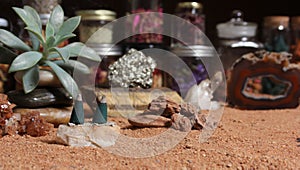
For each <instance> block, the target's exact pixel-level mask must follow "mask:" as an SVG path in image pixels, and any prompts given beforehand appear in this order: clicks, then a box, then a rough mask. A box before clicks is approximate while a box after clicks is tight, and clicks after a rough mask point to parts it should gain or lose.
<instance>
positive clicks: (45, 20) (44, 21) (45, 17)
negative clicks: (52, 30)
mask: <svg viewBox="0 0 300 170" xmlns="http://www.w3.org/2000/svg"><path fill="white" fill-rule="evenodd" d="M39 16H40V19H41V22H42V25H47V23H48V21H49V19H50V16H51V14H39ZM66 19H68V17H66V16H65V17H64V20H66Z"/></svg>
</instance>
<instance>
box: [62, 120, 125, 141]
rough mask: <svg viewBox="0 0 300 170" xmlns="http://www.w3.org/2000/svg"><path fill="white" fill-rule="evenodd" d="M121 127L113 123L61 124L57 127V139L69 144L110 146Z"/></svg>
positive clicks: (116, 137)
mask: <svg viewBox="0 0 300 170" xmlns="http://www.w3.org/2000/svg"><path fill="white" fill-rule="evenodd" d="M119 131H120V127H119V126H117V125H115V124H113V123H107V124H90V123H85V124H83V125H74V124H70V125H60V126H59V127H58V129H57V141H58V142H60V143H63V144H66V145H69V146H74V147H82V146H92V147H108V146H112V145H114V144H115V142H116V140H117V139H118V136H119V134H120V132H119Z"/></svg>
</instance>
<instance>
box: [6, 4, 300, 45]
mask: <svg viewBox="0 0 300 170" xmlns="http://www.w3.org/2000/svg"><path fill="white" fill-rule="evenodd" d="M181 1H182V0H181ZM181 1H180V0H162V3H163V11H164V12H165V13H169V14H173V13H174V10H175V7H176V4H177V3H178V2H181ZM197 2H200V3H202V5H203V13H204V14H205V17H206V20H205V22H206V24H205V27H206V29H205V30H206V34H207V36H208V37H209V38H210V40H211V41H213V40H214V39H215V38H216V36H217V35H216V25H217V24H218V23H220V22H225V21H228V20H229V19H230V17H231V12H232V11H233V10H235V9H239V10H241V11H243V12H244V19H245V20H246V21H249V22H256V23H257V24H258V32H257V33H258V39H260V38H261V31H260V30H261V29H260V28H261V27H262V22H263V17H264V16H269V15H286V16H298V15H299V16H300V9H299V5H297V1H292V0H285V1H279V2H275V1H273V0H264V1H262V0H251V1H239V0H223V1H220V0H201V1H197ZM61 4H62V7H63V8H64V10H65V13H66V16H73V15H75V11H77V10H81V9H111V10H114V11H116V12H117V17H122V16H124V15H125V13H126V9H127V4H128V3H127V0H62V3H61ZM12 6H22V1H21V0H1V1H0V8H1V10H0V17H2V18H7V19H8V20H9V21H10V22H11V25H12V29H16V28H14V26H15V25H16V24H15V23H16V21H15V19H16V18H17V17H16V14H15V13H14V12H13V10H12V9H11V7H12Z"/></svg>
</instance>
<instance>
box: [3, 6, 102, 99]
mask: <svg viewBox="0 0 300 170" xmlns="http://www.w3.org/2000/svg"><path fill="white" fill-rule="evenodd" d="M13 10H14V11H15V12H16V13H17V14H18V16H19V17H20V18H21V19H22V20H23V22H24V23H25V25H26V27H25V29H26V30H27V31H28V34H29V38H30V41H29V43H26V42H24V41H22V40H21V39H19V38H18V37H17V36H15V35H14V34H13V33H11V32H9V31H6V30H3V29H0V42H2V43H3V44H4V46H1V44H0V62H1V63H5V64H9V70H8V72H9V73H12V72H17V71H23V72H24V75H23V77H22V85H23V89H24V92H25V93H30V92H32V91H33V90H34V89H35V88H36V87H37V85H38V82H39V71H40V67H39V66H49V67H50V68H51V69H52V71H53V72H54V73H55V74H56V76H57V77H58V79H59V80H60V82H61V84H62V86H63V87H64V88H65V89H66V90H67V91H68V92H69V93H70V94H71V95H72V97H73V98H75V97H76V96H77V95H78V93H79V88H78V85H77V83H76V82H75V80H74V79H73V77H72V76H71V74H70V73H71V72H70V70H71V71H72V70H74V69H77V70H79V71H80V72H82V73H85V74H88V73H89V72H90V69H89V67H88V66H87V65H85V64H84V63H82V62H79V61H77V60H74V59H73V58H76V57H84V58H86V59H88V60H92V61H95V62H100V61H101V58H100V57H99V56H98V55H97V54H96V52H95V51H94V50H93V49H91V48H89V47H86V46H85V45H84V44H83V43H81V42H72V43H70V44H68V45H66V46H63V47H59V44H61V43H62V42H64V41H66V40H68V39H69V38H72V37H75V36H76V35H75V34H74V33H73V32H74V31H75V29H76V28H77V27H78V25H79V23H80V19H81V18H80V16H75V17H71V18H69V19H67V20H64V11H63V9H62V7H61V6H60V5H57V6H56V7H55V8H54V9H53V11H52V12H51V15H50V18H49V21H48V22H47V24H46V27H45V28H44V29H43V28H42V23H41V19H40V17H39V15H38V13H37V12H36V10H35V9H33V8H32V7H30V6H24V8H17V7H13ZM6 47H9V48H6ZM16 52H17V53H16Z"/></svg>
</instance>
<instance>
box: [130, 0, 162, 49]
mask: <svg viewBox="0 0 300 170" xmlns="http://www.w3.org/2000/svg"><path fill="white" fill-rule="evenodd" d="M144 12H148V14H147V15H139V13H144ZM162 12H163V8H162V4H161V0H151V1H150V0H129V1H128V10H127V15H129V14H135V16H134V17H129V18H128V19H127V20H126V31H127V34H128V35H131V34H132V35H133V36H131V37H129V38H127V39H126V43H134V44H135V43H139V44H140V43H147V44H149V43H152V44H160V43H163V35H162V33H163V14H162ZM143 32H153V33H143Z"/></svg>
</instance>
